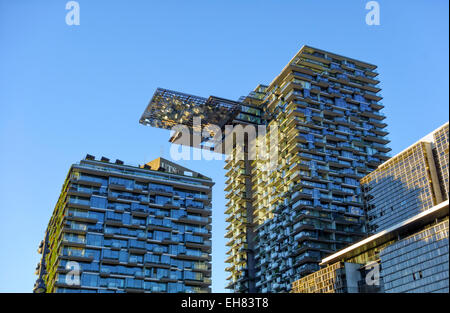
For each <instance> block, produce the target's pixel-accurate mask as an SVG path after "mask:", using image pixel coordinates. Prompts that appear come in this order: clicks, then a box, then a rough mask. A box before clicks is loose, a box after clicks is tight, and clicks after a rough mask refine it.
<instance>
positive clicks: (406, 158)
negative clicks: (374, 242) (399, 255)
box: [361, 124, 448, 233]
mask: <svg viewBox="0 0 450 313" xmlns="http://www.w3.org/2000/svg"><path fill="white" fill-rule="evenodd" d="M361 186H362V188H363V190H364V194H365V200H366V201H365V204H366V210H367V215H368V228H369V231H370V232H371V233H375V232H377V231H381V230H384V229H387V228H388V227H391V226H393V225H395V224H397V223H399V222H401V221H404V220H406V219H408V218H410V217H412V216H414V215H416V214H418V213H420V212H423V211H424V210H428V209H429V208H431V207H433V206H435V205H437V204H439V203H440V202H442V201H443V200H445V199H447V198H448V197H447V195H446V192H447V191H446V189H445V188H448V187H445V186H448V124H446V126H445V125H444V126H443V127H440V128H439V129H438V130H436V131H434V132H432V133H431V134H429V135H427V136H426V137H424V138H423V139H421V140H420V141H418V142H417V143H415V144H413V145H412V146H410V147H409V148H407V149H405V150H404V151H402V152H400V153H399V154H397V155H396V156H395V157H393V158H391V159H390V160H389V161H387V162H385V163H383V164H382V165H380V166H379V167H378V168H377V169H376V170H375V171H373V172H372V173H370V174H369V175H367V176H366V177H364V178H363V179H362V180H361Z"/></svg>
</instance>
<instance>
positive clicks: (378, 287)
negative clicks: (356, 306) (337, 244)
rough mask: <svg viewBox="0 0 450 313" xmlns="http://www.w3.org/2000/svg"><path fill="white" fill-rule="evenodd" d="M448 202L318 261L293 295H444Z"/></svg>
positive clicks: (446, 269)
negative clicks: (319, 262) (315, 267)
mask: <svg viewBox="0 0 450 313" xmlns="http://www.w3.org/2000/svg"><path fill="white" fill-rule="evenodd" d="M448 232H449V206H448V200H446V201H444V202H441V203H440V204H438V205H436V206H434V207H433V208H430V209H429V210H426V211H424V212H422V213H419V214H418V215H416V216H414V217H412V218H409V219H407V220H405V221H403V222H401V223H399V224H396V225H393V226H391V227H389V228H388V229H386V230H383V231H381V232H378V233H377V234H375V235H372V236H370V237H368V238H366V239H364V240H362V241H360V242H358V243H356V244H354V245H352V246H349V247H347V248H345V249H343V250H341V251H339V252H336V253H335V254H332V255H330V256H328V257H326V258H325V259H323V260H322V262H321V266H322V269H320V270H319V271H317V272H315V273H312V274H310V275H308V276H306V277H303V278H301V279H299V280H297V281H295V282H294V283H293V284H292V292H294V293H448V292H449V241H448Z"/></svg>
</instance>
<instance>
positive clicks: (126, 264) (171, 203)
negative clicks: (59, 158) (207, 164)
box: [37, 155, 214, 293]
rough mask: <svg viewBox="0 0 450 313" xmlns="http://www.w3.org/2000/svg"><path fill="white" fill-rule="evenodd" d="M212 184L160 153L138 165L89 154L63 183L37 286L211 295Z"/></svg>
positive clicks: (54, 289)
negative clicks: (151, 159) (125, 163)
mask: <svg viewBox="0 0 450 313" xmlns="http://www.w3.org/2000/svg"><path fill="white" fill-rule="evenodd" d="M213 184H214V183H213V182H212V181H211V179H210V178H208V177H206V176H203V175H201V174H199V173H196V172H193V171H191V170H189V169H186V168H184V167H181V166H179V165H177V164H175V163H172V162H170V161H167V160H165V159H162V158H158V159H156V160H154V161H152V162H149V163H147V164H145V165H143V166H141V167H135V166H128V165H124V164H123V162H122V161H120V160H117V161H116V162H115V163H112V162H109V160H108V159H107V158H102V159H101V160H95V158H94V157H92V156H89V155H88V156H87V157H86V158H85V159H83V160H82V161H80V162H79V163H78V164H74V165H72V166H71V168H70V170H69V174H68V175H67V178H66V181H65V182H64V184H63V187H62V191H61V195H60V197H59V200H58V202H57V204H56V207H55V209H54V212H53V215H52V217H51V219H50V222H49V224H48V228H47V232H46V238H45V239H44V241H43V242H42V243H41V247H40V252H41V253H43V254H44V256H43V261H41V263H40V264H39V266H38V269H37V271H38V274H39V280H38V283H37V285H42V286H45V287H44V288H45V291H46V292H50V293H65V292H93V293H111V292H115V293H123V292H169V293H175V292H210V291H211V289H210V286H211V255H210V253H211V190H212V186H213ZM76 272H79V273H78V274H76ZM74 273H75V274H74ZM74 275H75V276H74ZM77 277H78V280H77ZM41 289H42V288H41Z"/></svg>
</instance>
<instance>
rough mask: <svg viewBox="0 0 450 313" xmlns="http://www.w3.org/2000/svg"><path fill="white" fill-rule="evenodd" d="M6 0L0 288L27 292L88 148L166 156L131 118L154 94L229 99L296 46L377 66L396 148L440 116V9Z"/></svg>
mask: <svg viewBox="0 0 450 313" xmlns="http://www.w3.org/2000/svg"><path fill="white" fill-rule="evenodd" d="M66 2H67V1H64V0H53V1H52V0H49V1H32V0H29V1H25V0H15V1H7V0H0V152H1V153H0V173H1V174H0V176H1V178H2V179H0V238H1V246H2V249H1V252H0V292H30V291H31V290H32V288H33V284H34V281H35V279H36V277H35V276H34V269H35V266H36V264H37V263H38V260H39V255H38V254H37V252H36V249H37V247H38V244H39V241H40V240H41V239H42V237H43V234H44V230H45V228H46V225H47V222H48V220H49V218H50V216H51V213H52V210H53V208H54V205H55V203H56V200H57V198H58V195H59V192H60V190H61V187H62V183H63V181H64V178H65V176H66V174H67V171H68V169H69V167H70V165H71V164H72V163H76V162H78V161H79V160H80V159H82V158H83V157H84V156H85V155H86V153H89V154H93V155H96V156H102V155H103V156H106V157H109V158H111V159H115V158H119V159H121V160H124V161H125V162H127V163H130V164H136V165H137V164H142V163H144V162H147V161H150V160H152V159H154V158H156V157H158V156H159V155H160V154H162V156H164V157H167V158H169V144H168V142H167V141H168V138H169V132H168V131H164V130H159V129H154V128H150V127H145V126H142V125H140V124H139V123H138V121H139V117H140V116H141V114H142V112H143V110H144V109H145V107H146V105H147V103H148V101H149V100H150V98H151V96H152V94H153V92H154V90H155V89H156V88H157V87H163V88H169V89H173V90H179V91H183V92H187V93H191V94H195V95H200V96H209V95H216V96H220V97H224V98H229V99H237V98H238V97H239V96H241V95H244V94H246V93H248V92H249V91H250V90H252V89H253V88H254V87H255V86H256V85H257V84H258V83H269V82H270V81H271V80H272V79H273V78H274V77H275V76H276V75H278V74H279V72H280V71H281V69H282V68H283V67H284V66H285V65H286V64H287V63H288V61H289V60H290V59H291V58H292V57H293V55H294V54H295V53H296V52H297V51H298V50H299V49H300V47H301V46H302V45H303V44H307V45H311V46H314V47H317V48H321V49H325V50H330V51H333V52H335V53H338V54H342V55H346V56H349V57H353V58H356V59H361V60H364V61H367V62H370V63H374V64H377V65H378V66H379V72H380V76H379V78H380V79H381V81H382V83H381V87H382V88H383V91H382V94H383V96H384V100H383V103H384V105H385V106H386V108H385V109H384V113H385V114H386V115H387V123H388V124H389V126H388V131H390V135H389V138H390V139H391V141H392V143H391V147H392V149H393V153H397V152H399V151H401V150H402V149H404V148H406V147H407V146H409V145H410V144H412V143H413V142H415V141H416V140H418V139H420V138H421V137H423V136H424V135H426V134H427V133H428V132H430V131H432V130H433V129H435V128H437V127H438V126H440V125H442V124H443V123H445V122H446V121H447V120H448V115H449V111H448V102H449V99H448V96H449V93H448V83H449V82H448V77H449V75H448V68H449V64H448V59H449V51H448V48H449V42H448V35H449V34H448V29H449V27H448V11H449V10H448V9H449V8H448V1H446V0H433V1H425V0H420V1H419V0H416V1H415V0H409V1H401V0H396V1H386V0H384V1H378V2H379V4H380V8H381V12H380V13H381V25H380V26H368V25H366V24H365V15H366V13H367V11H366V10H365V4H366V2H367V1H362V0H347V1H333V0H322V1H313V0H296V1H290V0H278V1H275V0H273V1H264V0H246V1H234V0H227V1H222V0H216V1H211V0H209V1H200V0H191V1H173V0H165V1H137V0H135V1H124V0H120V1H119V0H117V1H106V0H105V1H101V0H89V1H87V0H79V1H78V2H79V4H80V26H68V25H66V23H65V15H66V13H67V11H66V10H65V4H66ZM180 163H181V164H183V165H185V166H187V167H189V168H192V169H193V170H197V171H199V172H202V173H204V174H206V175H209V176H211V177H212V178H213V179H214V180H215V182H216V185H215V187H214V200H213V291H216V292H221V291H224V289H223V288H224V286H225V284H226V282H225V277H226V274H225V272H224V268H225V264H224V262H223V261H224V259H225V239H224V233H225V226H226V225H225V221H224V215H223V212H224V205H225V199H224V192H223V188H224V181H225V179H224V174H225V171H224V170H223V165H224V163H223V162H222V161H211V162H201V161H189V162H187V161H183V162H180Z"/></svg>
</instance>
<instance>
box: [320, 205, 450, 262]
mask: <svg viewBox="0 0 450 313" xmlns="http://www.w3.org/2000/svg"><path fill="white" fill-rule="evenodd" d="M448 204H449V201H448V200H445V201H444V202H441V203H439V204H437V205H435V206H434V207H432V208H430V209H428V210H425V211H423V212H421V213H419V214H417V215H415V216H413V217H411V218H409V219H407V220H406V221H403V222H400V223H398V224H395V225H394V226H391V227H389V228H387V229H385V230H383V231H380V232H379V233H377V234H375V235H372V236H370V237H367V238H366V239H363V240H361V241H359V242H357V243H355V244H353V245H351V246H349V247H347V248H344V249H342V250H340V251H339V252H336V253H334V254H332V255H330V256H328V257H326V258H324V259H322V262H321V263H320V264H321V265H323V264H325V263H328V262H329V261H331V260H333V259H336V258H338V257H339V256H342V255H343V254H345V253H347V252H349V251H351V250H354V249H356V248H358V247H361V246H363V245H365V244H366V243H368V242H370V241H372V240H375V239H377V238H380V237H382V236H383V235H385V234H388V233H390V232H392V231H394V230H396V229H398V228H400V227H402V226H404V225H407V224H409V223H412V222H414V221H416V220H418V219H420V218H422V217H424V216H426V215H428V214H432V213H434V212H435V211H438V210H440V209H442V208H443V207H445V206H448Z"/></svg>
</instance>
